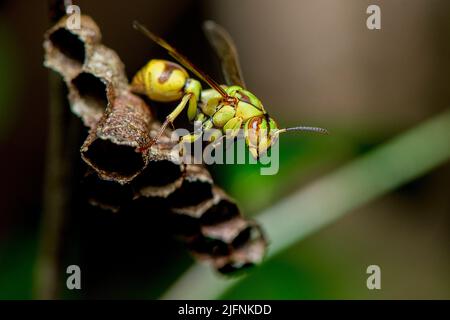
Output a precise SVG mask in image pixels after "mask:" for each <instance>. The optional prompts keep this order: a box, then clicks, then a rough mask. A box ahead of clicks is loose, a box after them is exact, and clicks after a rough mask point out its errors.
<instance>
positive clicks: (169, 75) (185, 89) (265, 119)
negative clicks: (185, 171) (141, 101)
mask: <svg viewBox="0 0 450 320" xmlns="http://www.w3.org/2000/svg"><path fill="white" fill-rule="evenodd" d="M133 27H134V28H135V29H137V30H139V31H140V32H142V33H143V34H144V35H146V36H147V37H148V38H150V39H151V40H153V41H154V42H156V43H157V44H159V45H160V46H161V47H163V48H164V49H166V50H167V52H168V53H169V54H170V55H171V56H172V57H173V58H174V59H175V60H177V61H178V62H179V63H180V64H181V65H182V66H180V65H179V64H177V63H174V62H171V61H166V60H159V59H152V60H150V61H149V62H148V63H147V64H146V65H145V66H144V67H143V68H142V69H140V70H139V71H138V72H137V74H136V75H135V76H134V78H133V80H132V83H131V87H132V90H133V91H135V92H137V93H140V94H145V95H147V96H148V97H149V98H150V99H152V100H155V101H158V102H174V101H178V100H180V102H179V104H178V105H177V106H176V107H175V109H174V110H173V111H172V112H171V113H170V114H169V115H168V116H167V118H166V119H165V121H164V123H163V124H162V126H161V129H160V131H159V132H158V134H157V135H156V137H155V138H154V139H153V140H152V141H151V142H150V144H149V145H148V146H146V148H150V147H151V146H152V145H153V144H154V143H157V141H158V139H159V138H160V137H161V135H162V133H163V132H164V130H165V128H166V127H167V126H168V125H169V124H172V123H173V121H174V120H175V119H176V118H177V117H178V116H179V115H180V113H181V112H182V111H183V110H184V109H185V108H186V107H187V116H188V119H189V121H191V122H192V121H200V122H201V123H202V125H201V128H200V130H199V131H200V132H193V133H191V134H188V135H185V136H182V137H181V141H180V142H188V143H192V142H194V141H196V140H197V139H198V138H199V137H200V136H201V134H202V133H203V132H204V131H205V130H208V129H212V128H215V129H219V130H221V131H222V133H223V135H222V137H220V138H219V139H217V140H216V141H214V143H215V144H218V143H219V142H220V140H221V139H222V138H224V137H227V138H234V137H236V136H237V135H238V133H239V131H240V130H241V129H244V138H245V142H246V144H247V146H248V148H249V150H250V153H251V154H252V156H253V157H254V158H255V159H259V157H260V156H262V155H263V154H265V153H266V152H267V151H268V150H269V148H270V147H271V146H272V145H273V144H274V143H275V142H276V141H277V139H278V136H279V135H280V134H281V133H283V132H289V131H311V132H318V133H325V134H326V133H328V132H327V130H326V129H322V128H318V127H307V126H298V127H291V128H282V129H279V128H278V125H277V123H276V122H275V120H274V119H273V118H272V117H270V116H269V114H268V113H267V111H266V110H265V108H264V106H263V104H262V103H261V101H260V100H259V99H258V98H257V97H256V96H255V95H254V94H253V93H251V92H250V91H248V90H246V89H245V84H244V80H243V78H242V72H241V68H240V65H239V60H238V55H237V51H236V48H235V45H234V43H233V40H232V38H231V36H230V35H229V34H228V32H227V31H226V30H225V29H224V28H223V27H221V26H219V25H218V24H216V23H215V22H213V21H207V22H205V24H204V31H205V34H206V36H207V38H208V40H209V42H210V43H211V45H212V46H213V48H214V49H215V51H216V53H217V54H218V55H219V57H220V59H221V64H222V71H223V72H224V76H225V79H226V82H227V85H219V84H218V83H217V82H216V81H215V80H213V79H212V78H210V77H209V76H208V75H207V74H206V73H205V72H203V71H202V70H200V69H199V68H198V67H197V66H195V65H194V64H193V63H192V62H190V61H189V60H188V59H187V58H186V57H185V56H183V55H182V54H181V53H179V52H178V51H177V50H176V49H175V48H174V47H172V46H171V45H170V44H169V43H167V42H166V41H165V40H164V39H162V38H160V37H158V36H157V35H155V34H154V33H152V32H150V31H149V30H148V29H147V28H146V27H145V26H143V25H142V24H140V23H139V22H137V21H135V22H134V23H133ZM183 67H184V68H186V69H188V70H189V71H191V72H192V73H193V74H194V75H195V76H196V77H198V78H199V79H200V80H202V81H204V82H205V83H207V84H208V85H209V86H210V87H211V89H206V90H202V86H201V83H200V81H198V80H196V79H193V78H190V77H189V74H188V73H187V71H186V70H185V69H184V68H183Z"/></svg>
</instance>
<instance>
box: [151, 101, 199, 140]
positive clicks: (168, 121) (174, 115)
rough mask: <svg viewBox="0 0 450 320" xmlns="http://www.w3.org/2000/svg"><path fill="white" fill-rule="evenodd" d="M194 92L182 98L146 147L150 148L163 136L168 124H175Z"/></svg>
mask: <svg viewBox="0 0 450 320" xmlns="http://www.w3.org/2000/svg"><path fill="white" fill-rule="evenodd" d="M191 95H192V93H188V94H185V95H184V96H183V99H181V101H180V103H179V104H178V106H177V107H176V108H175V109H174V110H173V111H172V112H171V113H169V115H168V116H167V117H166V120H165V121H164V123H163V124H162V125H161V128H160V129H159V131H158V133H157V134H156V136H155V137H154V138H153V139H152V140H151V141H150V143H149V144H148V145H147V146H145V148H144V149H149V148H150V147H151V146H152V145H154V144H155V143H157V142H158V140H159V138H161V136H162V134H163V133H164V131H165V130H166V128H167V126H168V125H169V124H171V125H172V126H173V121H175V119H176V118H177V117H178V116H179V115H180V113H181V112H182V111H183V110H184V108H185V107H186V104H187V103H188V101H189V99H190V98H191Z"/></svg>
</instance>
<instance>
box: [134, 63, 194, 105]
mask: <svg viewBox="0 0 450 320" xmlns="http://www.w3.org/2000/svg"><path fill="white" fill-rule="evenodd" d="M188 78H189V75H188V73H187V71H186V70H185V69H184V68H183V67H181V66H180V65H178V64H176V63H174V62H171V61H166V60H158V59H153V60H150V61H149V62H148V63H147V64H146V65H145V66H144V67H143V68H142V69H141V70H139V72H138V73H137V74H136V75H135V76H134V78H133V81H132V83H131V86H132V90H133V91H135V92H137V93H142V94H146V95H147V96H148V97H149V98H150V99H152V100H155V101H161V102H169V101H176V100H178V99H180V98H181V97H182V96H183V94H184V86H185V84H186V81H187V79H188Z"/></svg>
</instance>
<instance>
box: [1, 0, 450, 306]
mask: <svg viewBox="0 0 450 320" xmlns="http://www.w3.org/2000/svg"><path fill="white" fill-rule="evenodd" d="M74 3H75V4H77V5H79V6H80V7H81V12H82V13H85V14H88V15H91V16H92V17H93V18H94V19H95V20H96V22H97V23H98V24H99V26H100V28H101V30H102V34H103V42H104V43H105V44H106V45H108V46H109V47H111V48H113V49H115V50H116V51H117V52H118V54H119V55H120V57H121V58H122V60H123V61H124V63H125V65H126V69H127V74H128V76H129V78H131V77H132V75H133V74H134V73H135V72H136V71H137V70H138V69H139V68H140V67H141V66H142V65H143V64H144V63H145V62H146V61H147V60H148V59H151V58H153V57H163V58H167V56H166V55H165V53H164V52H163V51H162V50H161V49H160V48H157V47H156V46H155V45H154V44H152V43H150V42H149V41H148V40H146V39H145V38H144V37H142V36H141V35H140V34H138V33H137V32H135V31H134V30H133V29H132V27H131V22H132V21H133V20H134V19H137V20H140V21H142V22H144V23H145V24H146V25H147V26H149V27H150V28H151V29H152V30H153V31H155V32H156V33H158V34H160V35H161V36H163V37H164V38H166V39H168V40H170V42H172V43H174V44H176V46H177V48H179V49H180V51H182V52H183V53H184V54H185V55H186V56H188V57H190V58H191V60H192V61H193V62H195V63H196V64H197V65H198V66H200V67H201V68H202V69H204V70H205V71H206V72H207V73H209V74H210V75H211V76H213V77H214V78H216V79H218V80H220V81H222V80H223V78H222V77H221V74H220V67H219V64H218V61H217V59H216V57H215V56H214V53H213V52H212V50H211V49H210V47H209V45H208V43H207V41H206V39H205V37H204V35H203V33H202V31H201V24H202V21H204V20H205V19H213V20H215V21H217V22H219V23H220V24H222V25H223V26H224V27H226V29H228V30H229V32H230V33H231V34H232V36H233V38H234V39H235V42H236V45H237V48H238V50H239V54H240V58H241V64H242V68H243V73H244V76H245V78H246V82H247V85H248V87H249V89H250V90H251V91H252V92H254V93H255V94H256V95H257V96H258V97H259V98H261V100H262V101H263V102H264V104H265V106H266V108H267V109H268V110H269V111H270V113H271V115H272V116H273V117H274V118H275V119H277V120H278V122H279V123H280V124H282V125H283V126H289V125H296V124H308V125H318V126H323V127H326V128H329V129H330V130H331V131H332V132H333V135H332V136H330V137H329V138H327V139H321V138H318V137H313V136H311V137H309V136H301V135H292V136H287V135H286V137H283V139H281V147H280V150H281V165H280V171H279V173H278V175H276V176H260V175H259V169H258V168H255V167H254V166H245V165H233V166H231V165H223V166H215V167H213V168H212V172H213V175H214V177H215V179H216V181H217V183H218V184H219V185H221V186H222V187H223V188H224V189H226V190H227V192H229V193H230V194H231V195H232V196H234V197H235V198H236V200H237V201H238V202H239V204H240V205H241V206H242V208H243V209H244V212H245V213H246V215H249V216H251V215H254V214H257V213H258V211H260V210H261V209H263V208H266V207H268V206H270V204H272V203H275V202H276V201H278V200H279V199H281V198H282V197H283V196H285V195H287V194H289V193H291V192H293V191H294V190H296V189H298V188H299V187H300V186H302V185H304V184H306V183H308V181H312V180H314V179H315V178H316V177H319V176H321V175H322V174H325V173H327V172H331V171H332V170H333V169H334V168H338V167H339V166H341V165H342V164H344V163H346V162H347V161H349V160H351V159H353V158H355V157H357V156H358V155H361V154H364V153H365V152H367V151H368V150H370V149H372V148H373V147H375V146H376V145H378V144H380V143H382V142H384V141H386V140H388V139H389V138H390V137H392V136H394V135H396V134H398V133H400V132H402V131H404V130H406V129H408V128H411V127H414V126H415V125H417V124H419V123H421V122H422V121H424V120H425V119H427V118H429V117H431V116H433V115H435V114H438V113H439V112H440V111H443V110H446V109H448V107H449V101H450V90H449V86H450V79H449V74H450V2H448V1H446V0H427V1H425V0H398V1H376V0H373V1H365V0H363V1H361V0H345V1H344V0H341V1H333V0H301V1H300V0H297V1H294V0H282V1H270V0H245V1H237V0H232V1H229V0H228V1H225V0H213V1H189V0H177V1H175V0H164V1H156V0H155V1H143V0H130V1H114V2H112V1H103V0H102V1H95V2H94V1H87V0H86V1H74ZM369 4H378V5H379V6H380V7H381V12H382V22H381V24H382V28H381V30H379V31H369V30H368V29H367V28H366V18H367V14H366V8H367V6H368V5H369ZM0 8H1V11H0V70H1V76H0V150H1V155H2V157H1V160H0V167H1V168H2V169H1V177H2V181H3V183H2V184H1V185H0V197H1V199H0V298H31V297H32V276H33V267H34V264H35V258H36V249H37V241H38V228H39V226H40V221H41V220H40V219H41V216H42V195H43V178H44V167H45V166H44V164H45V150H46V141H47V129H48V101H49V88H48V81H47V79H48V74H49V72H50V71H49V70H47V69H45V68H44V67H43V65H42V62H43V49H42V40H43V33H44V32H45V30H46V29H47V28H48V27H49V22H48V12H47V11H48V10H47V3H46V1H38V0H32V1H0ZM449 147H450V146H449ZM449 189H450V165H449V163H447V164H446V165H444V166H441V167H439V168H437V169H436V170H433V171H431V172H430V173H428V174H427V175H425V176H424V177H422V178H420V179H418V180H416V181H414V182H412V183H410V184H408V185H406V186H403V187H401V188H399V189H398V190H396V191H395V192H392V193H390V194H388V195H386V196H384V197H382V198H381V199H379V200H377V201H375V202H373V203H371V204H370V205H366V206H364V207H362V208H360V209H358V210H355V211H354V212H352V213H351V214H349V215H347V216H346V217H344V218H343V219H341V220H340V221H338V222H337V223H334V224H333V225H331V226H329V227H327V228H325V229H323V230H321V231H320V232H317V233H316V234H314V235H313V236H311V237H309V238H307V239H306V240H305V241H302V242H301V243H299V244H297V245H295V246H293V247H291V248H290V249H289V250H287V251H285V252H283V253H282V254H281V255H279V256H277V257H276V258H275V259H273V260H270V261H268V262H267V263H266V264H265V265H263V266H262V267H261V268H258V269H256V270H255V271H254V272H253V273H252V274H251V276H250V277H248V278H247V279H246V280H244V281H243V282H242V283H241V284H239V285H238V286H237V287H235V288H234V289H233V290H232V291H231V292H229V293H228V294H227V295H226V297H227V298H237V299H240V298H264V299H305V298H306V299H310V298H344V299H345V298H369V299H370V298H447V299H448V298H450V285H449V284H450V279H449V277H450V276H449V272H448V270H449V267H450V265H449V264H450V251H449V244H450V243H449V240H450V237H449V226H450V199H449V192H448V190H449ZM55 196H57V195H55ZM80 210H81V209H80ZM89 214H90V213H89V209H86V208H84V207H83V208H82V212H80V215H81V216H83V217H85V218H83V219H81V220H77V221H78V222H77V223H79V224H80V223H81V224H84V223H90V226H84V227H83V228H84V229H83V228H82V229H79V228H78V229H77V228H71V227H70V226H69V227H68V229H67V230H68V231H67V233H66V236H67V238H68V239H69V240H66V241H69V242H72V240H73V243H72V246H71V247H70V248H71V249H70V250H69V251H70V252H71V253H70V254H69V255H68V257H67V256H66V259H67V260H70V257H71V256H72V255H74V256H77V253H76V252H77V250H88V251H90V252H91V253H90V255H89V257H90V261H91V266H92V269H95V272H94V271H92V273H91V274H95V277H96V279H95V280H92V279H91V280H90V282H89V284H90V285H91V287H90V288H89V290H88V291H87V293H86V291H85V292H83V291H82V292H81V293H75V294H73V293H68V292H64V293H63V294H64V296H67V297H75V298H83V297H113V298H116V297H125V298H135V297H136V298H157V297H158V296H159V295H160V294H161V293H162V292H164V290H165V289H166V288H167V286H169V285H170V284H171V283H172V282H173V281H174V280H175V279H176V277H177V276H178V275H179V274H181V273H182V271H183V270H185V269H186V268H187V266H188V265H189V264H190V263H191V258H190V257H189V256H188V255H187V254H186V252H185V250H183V248H182V247H181V246H180V245H179V244H178V243H177V242H176V241H174V240H172V238H171V237H170V236H169V235H168V233H167V234H166V232H165V231H164V230H159V228H158V227H157V226H155V225H152V223H153V222H152V221H153V220H152V219H149V218H148V217H147V218H142V219H143V220H142V221H145V222H146V223H148V229H147V228H146V225H145V226H143V224H142V223H136V221H135V220H133V219H128V220H127V223H125V224H124V223H123V221H116V220H115V219H116V218H115V217H113V216H111V215H108V214H106V213H104V214H98V215H95V216H87V215H89ZM299 214H301V208H299ZM75 220H76V219H75ZM142 221H141V222H142ZM77 230H84V231H86V230H87V231H86V235H89V238H88V239H97V240H98V242H95V243H91V242H89V241H88V243H86V238H84V239H83V234H79V233H78V232H77ZM136 230H137V231H138V232H137V233H139V234H145V236H141V237H137V236H136V238H133V236H131V238H130V235H132V234H134V233H135V232H136ZM161 239H162V240H161ZM107 240H112V242H109V241H107ZM133 241H139V242H141V241H142V242H141V243H137V244H136V243H135V242H133ZM133 245H135V246H134V247H133ZM80 248H81V249H80ZM102 251H104V252H105V253H104V254H101V252H102ZM99 252H100V253H99ZM93 257H95V259H94V258H93ZM68 262H70V261H68ZM69 264H70V263H69ZM370 264H377V265H380V266H381V268H382V272H383V289H382V290H381V291H376V292H374V291H369V290H367V288H366V286H365V284H366V282H365V279H366V273H365V271H366V267H367V266H368V265H370ZM103 271H104V272H103ZM102 272H103V276H104V277H103V278H102ZM118 275H120V279H118V278H117V276H118ZM114 281H116V282H114Z"/></svg>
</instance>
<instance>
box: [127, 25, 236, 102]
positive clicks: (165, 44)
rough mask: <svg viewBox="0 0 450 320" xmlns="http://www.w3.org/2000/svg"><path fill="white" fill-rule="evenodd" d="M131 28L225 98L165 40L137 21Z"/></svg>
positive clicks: (220, 89) (222, 90) (215, 83)
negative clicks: (165, 51)
mask: <svg viewBox="0 0 450 320" xmlns="http://www.w3.org/2000/svg"><path fill="white" fill-rule="evenodd" d="M133 27H134V28H135V29H136V30H139V31H140V32H142V33H143V34H144V35H146V36H147V37H149V38H150V39H151V40H153V41H154V42H156V43H157V44H159V45H160V46H161V47H163V48H164V49H166V50H167V52H168V53H169V54H170V55H171V56H172V57H173V58H174V59H175V60H177V61H178V62H179V63H181V64H182V65H183V66H184V67H185V68H187V69H189V70H190V71H191V72H192V73H194V74H195V75H196V76H197V77H198V78H200V79H201V80H203V81H204V82H206V83H207V84H208V85H209V86H210V87H211V88H213V89H214V90H216V91H217V92H219V93H220V94H221V95H222V96H223V97H224V98H225V97H227V96H228V95H227V93H226V92H225V90H224V89H223V88H222V87H221V86H220V85H219V84H218V83H217V82H216V81H214V80H213V79H211V78H210V77H209V76H208V75H207V74H206V73H204V72H203V71H202V70H200V69H199V68H198V67H197V66H195V65H194V64H193V63H192V62H191V61H189V59H188V58H186V57H185V56H183V55H182V54H181V53H179V52H178V51H177V50H176V49H175V48H174V47H172V46H171V45H170V44H169V43H168V42H167V41H166V40H164V39H162V38H160V37H158V36H157V35H155V34H154V33H152V32H150V31H149V30H148V29H147V28H146V27H145V26H143V25H142V24H140V23H139V22H137V21H134V22H133Z"/></svg>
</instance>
